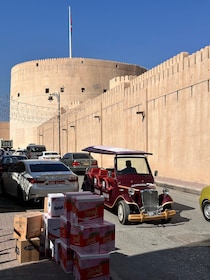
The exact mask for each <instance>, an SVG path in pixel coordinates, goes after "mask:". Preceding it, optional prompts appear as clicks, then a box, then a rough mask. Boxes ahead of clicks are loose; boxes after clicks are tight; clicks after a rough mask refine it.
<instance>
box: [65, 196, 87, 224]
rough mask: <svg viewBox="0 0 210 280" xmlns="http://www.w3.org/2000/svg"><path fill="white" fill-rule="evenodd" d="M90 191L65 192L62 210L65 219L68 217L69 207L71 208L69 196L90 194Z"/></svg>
mask: <svg viewBox="0 0 210 280" xmlns="http://www.w3.org/2000/svg"><path fill="white" fill-rule="evenodd" d="M90 194H92V192H90V191H87V192H66V193H65V195H64V211H63V215H64V216H65V217H66V219H67V220H69V219H70V215H71V209H72V200H71V198H72V197H74V196H80V195H90Z"/></svg>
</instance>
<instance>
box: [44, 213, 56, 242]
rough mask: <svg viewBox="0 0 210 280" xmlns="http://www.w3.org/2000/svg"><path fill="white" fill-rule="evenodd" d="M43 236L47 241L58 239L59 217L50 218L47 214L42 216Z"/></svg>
mask: <svg viewBox="0 0 210 280" xmlns="http://www.w3.org/2000/svg"><path fill="white" fill-rule="evenodd" d="M43 222H44V231H45V236H46V238H47V239H49V240H55V239H56V238H60V217H51V216H50V215H49V214H48V213H44V214H43Z"/></svg>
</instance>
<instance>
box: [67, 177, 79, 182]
mask: <svg viewBox="0 0 210 280" xmlns="http://www.w3.org/2000/svg"><path fill="white" fill-rule="evenodd" d="M68 180H69V182H77V181H78V177H77V176H71V177H69V178H68Z"/></svg>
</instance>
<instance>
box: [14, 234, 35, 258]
mask: <svg viewBox="0 0 210 280" xmlns="http://www.w3.org/2000/svg"><path fill="white" fill-rule="evenodd" d="M39 245H40V240H39V238H38V237H36V238H31V239H27V240H18V239H17V240H16V248H15V251H16V257H17V260H18V261H19V262H20V263H24V262H31V261H38V260H39Z"/></svg>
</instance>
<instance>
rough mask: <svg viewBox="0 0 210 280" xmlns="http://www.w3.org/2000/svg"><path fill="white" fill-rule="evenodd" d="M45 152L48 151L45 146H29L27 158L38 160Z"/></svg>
mask: <svg viewBox="0 0 210 280" xmlns="http://www.w3.org/2000/svg"><path fill="white" fill-rule="evenodd" d="M43 151H46V147H45V145H36V144H29V145H28V146H27V147H26V156H27V157H28V158H30V159H37V158H38V157H39V156H41V155H42V152H43Z"/></svg>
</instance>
